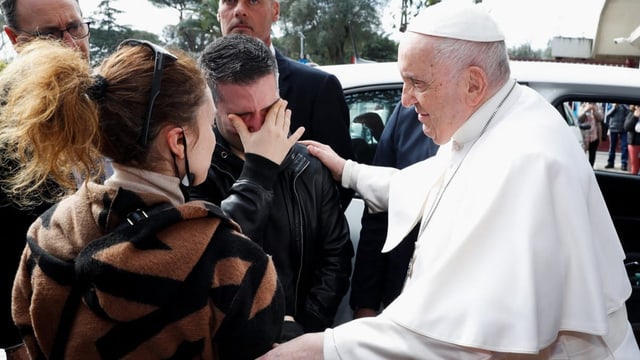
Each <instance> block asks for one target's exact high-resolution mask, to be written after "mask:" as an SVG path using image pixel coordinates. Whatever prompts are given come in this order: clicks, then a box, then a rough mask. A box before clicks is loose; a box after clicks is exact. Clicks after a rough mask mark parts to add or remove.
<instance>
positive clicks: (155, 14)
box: [80, 0, 604, 49]
mask: <svg viewBox="0 0 640 360" xmlns="http://www.w3.org/2000/svg"><path fill="white" fill-rule="evenodd" d="M288 1H291V0H288ZM443 1H458V2H471V0H443ZM99 3H100V0H80V5H81V7H82V9H83V11H84V13H85V14H86V15H90V14H91V13H92V12H93V11H95V9H96V8H97V5H98V4H99ZM603 3H604V0H483V6H485V7H486V8H487V9H488V10H489V12H490V13H491V14H492V15H493V16H494V17H495V18H496V21H497V22H498V24H499V25H500V27H501V28H502V30H503V32H504V33H505V35H506V42H507V47H514V46H519V45H522V44H526V43H529V44H530V45H531V47H532V48H534V49H545V48H546V47H547V43H548V41H549V40H551V38H553V37H554V36H564V37H586V38H593V37H594V36H595V32H596V28H597V26H598V16H599V15H600V10H601V9H602V4H603ZM400 4H401V0H389V5H388V7H387V8H386V9H385V10H384V11H383V12H382V13H384V14H386V16H385V17H384V20H383V22H384V23H385V25H386V26H385V29H386V32H387V33H389V34H390V35H391V36H392V37H393V38H394V39H398V38H399V37H400V33H399V32H397V31H395V30H394V29H393V28H392V24H393V22H394V20H393V19H392V18H391V16H390V14H399V11H400ZM113 6H114V7H115V8H118V9H120V10H124V11H125V13H123V14H121V16H120V17H118V21H119V22H120V23H121V24H123V25H133V26H132V27H134V28H137V29H140V30H146V31H149V32H153V33H156V34H161V32H162V28H163V27H164V25H167V24H175V23H177V22H178V13H177V11H176V10H172V9H166V8H165V9H158V8H156V7H154V6H153V5H151V4H150V3H149V2H148V1H146V0H117V1H114V2H113ZM141 14H144V16H143V17H142V19H144V21H141ZM396 19H399V16H398V15H396ZM395 21H396V22H397V21H398V20H395ZM396 28H397V26H396Z"/></svg>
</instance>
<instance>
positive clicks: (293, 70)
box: [218, 0, 354, 209]
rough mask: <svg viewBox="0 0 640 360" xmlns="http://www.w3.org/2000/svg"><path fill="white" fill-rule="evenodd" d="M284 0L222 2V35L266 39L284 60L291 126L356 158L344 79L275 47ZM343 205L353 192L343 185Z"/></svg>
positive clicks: (283, 90)
mask: <svg viewBox="0 0 640 360" xmlns="http://www.w3.org/2000/svg"><path fill="white" fill-rule="evenodd" d="M279 16H280V3H279V1H278V0H263V1H258V2H255V1H251V0H236V1H220V5H219V7H218V20H219V21H220V29H221V31H222V35H228V34H232V33H238V34H245V35H250V36H253V37H256V38H258V39H260V40H262V41H263V42H264V43H265V44H267V46H268V47H269V48H270V49H271V51H272V52H273V53H274V55H275V57H276V61H277V64H278V74H279V77H278V86H279V88H280V97H282V98H283V99H285V100H287V101H288V102H289V109H291V113H292V116H291V129H292V130H295V129H297V128H298V127H301V126H303V127H304V128H305V132H304V135H302V139H301V140H305V139H311V140H316V141H319V142H321V143H324V144H327V145H329V146H331V148H332V149H333V150H334V151H335V152H336V153H338V155H340V156H342V157H343V158H346V159H354V157H353V149H352V147H351V136H350V134H349V109H348V107H347V103H346V101H345V99H344V94H343V91H342V85H340V82H339V81H338V79H337V78H336V77H335V76H334V75H331V74H328V73H326V72H324V71H321V70H319V69H315V68H312V67H310V66H307V65H304V64H302V63H300V62H297V61H295V60H293V59H290V58H288V57H286V56H284V55H282V53H280V52H279V51H278V50H276V49H275V48H274V47H273V44H272V43H271V25H272V24H273V23H275V22H276V21H278V18H279ZM339 189H340V191H341V194H340V197H341V203H342V206H343V209H346V207H347V205H348V204H349V202H350V201H351V197H352V196H353V192H352V191H351V190H347V189H344V188H342V187H339Z"/></svg>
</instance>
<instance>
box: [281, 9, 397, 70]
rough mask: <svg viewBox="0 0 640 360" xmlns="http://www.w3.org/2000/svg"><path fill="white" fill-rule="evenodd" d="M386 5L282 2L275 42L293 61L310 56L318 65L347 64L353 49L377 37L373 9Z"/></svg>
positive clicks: (378, 24) (375, 13) (375, 12)
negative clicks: (278, 36) (280, 33)
mask: <svg viewBox="0 0 640 360" xmlns="http://www.w3.org/2000/svg"><path fill="white" fill-rule="evenodd" d="M387 2H388V0H298V1H286V2H281V3H280V21H281V23H280V25H281V28H282V31H283V36H282V39H279V40H278V41H277V42H276V41H274V42H276V43H277V44H280V46H284V48H285V49H287V51H284V52H285V53H288V54H289V56H291V57H294V58H301V57H305V55H307V54H309V55H310V56H311V58H313V59H314V61H316V62H318V63H329V64H340V63H346V62H349V61H350V58H351V56H352V55H353V54H354V52H355V49H358V48H361V47H363V44H365V42H366V41H369V40H370V39H371V38H372V37H373V36H375V35H376V34H377V32H378V30H379V28H380V25H381V24H380V19H379V15H378V12H377V10H376V9H378V8H383V7H384V5H386V3H387ZM300 34H303V35H304V42H305V49H306V51H305V52H306V53H307V54H302V55H301V54H300V51H296V50H297V49H298V46H297V44H299V39H300ZM380 36H382V35H380ZM354 47H355V49H354ZM294 49H295V50H294ZM394 52H395V50H394ZM292 54H293V56H292Z"/></svg>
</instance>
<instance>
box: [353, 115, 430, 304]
mask: <svg viewBox="0 0 640 360" xmlns="http://www.w3.org/2000/svg"><path fill="white" fill-rule="evenodd" d="M437 151H438V145H436V144H435V143H434V142H433V140H432V139H431V138H429V137H427V136H426V135H425V134H424V132H422V123H420V121H418V114H417V113H416V111H415V109H414V107H413V106H412V107H409V108H407V107H404V106H402V104H401V103H398V105H396V108H395V109H394V110H393V113H392V114H391V116H389V120H387V124H386V126H385V128H384V131H383V132H382V136H381V138H380V141H379V142H378V146H377V148H376V153H375V156H374V158H373V163H372V165H378V166H390V167H394V168H397V169H404V168H405V167H407V166H409V165H412V164H415V163H417V162H418V161H422V160H424V159H427V158H429V157H431V156H433V155H435V154H436V152H437ZM387 225H388V213H387V212H386V211H385V212H377V213H371V212H369V210H368V209H367V208H366V207H365V209H364V211H363V213H362V229H361V230H360V241H359V242H358V252H357V254H356V262H355V267H354V270H353V278H352V281H351V298H350V305H351V308H352V309H354V310H355V309H357V308H369V309H378V308H379V307H380V304H382V305H383V306H387V305H389V304H390V303H391V302H392V301H393V300H394V299H395V298H396V297H397V296H398V295H399V294H400V291H402V286H403V285H404V280H405V277H406V275H407V267H408V266H409V260H410V259H411V255H413V249H414V243H415V241H416V238H417V236H418V231H417V230H418V229H417V228H415V229H414V230H413V231H412V232H411V233H409V235H407V236H406V237H405V238H404V240H402V242H401V243H400V245H398V246H397V247H396V248H395V249H393V250H392V251H391V252H388V253H382V252H381V250H382V246H383V245H384V241H385V239H386V237H387Z"/></svg>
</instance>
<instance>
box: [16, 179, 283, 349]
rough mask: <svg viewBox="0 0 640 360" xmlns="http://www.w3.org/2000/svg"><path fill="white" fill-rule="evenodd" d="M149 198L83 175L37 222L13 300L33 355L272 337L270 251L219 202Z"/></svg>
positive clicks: (239, 344) (278, 301)
mask: <svg viewBox="0 0 640 360" xmlns="http://www.w3.org/2000/svg"><path fill="white" fill-rule="evenodd" d="M145 195H147V198H145ZM154 197H155V198H154ZM158 200H160V199H158V196H150V195H149V194H135V193H133V192H130V191H127V190H124V189H122V188H120V189H113V188H108V187H106V186H104V185H97V184H92V183H90V184H88V185H87V186H84V187H82V188H81V189H80V190H79V191H78V192H77V193H76V194H74V195H72V196H71V197H69V198H67V199H65V200H63V201H62V202H60V203H59V204H58V205H56V206H54V207H52V208H51V209H49V210H48V211H47V212H46V213H45V214H43V215H42V216H41V217H40V218H39V219H38V220H37V221H36V222H35V223H34V225H33V226H32V227H31V229H30V230H29V233H28V237H27V242H28V246H27V247H26V248H25V250H24V253H23V255H22V260H21V264H20V268H19V269H18V274H17V276H16V282H15V284H14V289H13V304H12V305H13V308H12V313H13V317H14V321H15V322H16V324H17V325H18V327H19V329H20V332H21V336H22V337H23V340H24V342H25V344H26V345H27V349H28V351H29V353H30V355H31V357H32V358H82V359H88V358H110V359H111V358H112V359H115V358H145V359H147V358H174V359H178V358H179V359H188V358H207V359H216V358H230V359H245V358H246V359H251V358H255V357H257V356H258V355H260V354H262V353H264V352H266V351H267V350H269V349H270V348H271V346H272V344H273V342H275V341H276V339H277V338H278V336H279V335H280V331H281V325H282V320H283V315H284V304H283V293H282V290H281V288H280V285H279V283H278V280H277V276H276V273H275V270H274V267H273V263H272V261H271V258H270V257H268V256H267V255H266V254H265V253H264V252H263V251H262V249H261V248H260V247H258V246H257V245H255V244H254V243H253V242H251V241H250V240H249V239H248V238H246V237H245V236H243V235H242V234H241V233H240V232H239V228H238V226H237V225H236V224H235V223H233V222H232V221H231V220H229V219H228V218H227V217H226V216H225V215H224V214H223V213H222V211H221V210H220V209H219V208H217V207H216V206H214V205H212V204H210V203H206V202H199V201H194V202H188V203H186V204H182V205H179V206H177V207H173V206H171V205H169V204H168V203H166V202H162V201H160V202H159V201H158ZM140 210H144V212H143V211H140ZM147 215H148V217H147ZM126 219H128V220H131V223H132V224H133V225H131V224H129V223H128V221H127V220H126Z"/></svg>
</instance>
